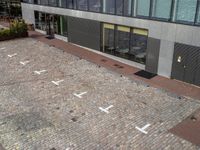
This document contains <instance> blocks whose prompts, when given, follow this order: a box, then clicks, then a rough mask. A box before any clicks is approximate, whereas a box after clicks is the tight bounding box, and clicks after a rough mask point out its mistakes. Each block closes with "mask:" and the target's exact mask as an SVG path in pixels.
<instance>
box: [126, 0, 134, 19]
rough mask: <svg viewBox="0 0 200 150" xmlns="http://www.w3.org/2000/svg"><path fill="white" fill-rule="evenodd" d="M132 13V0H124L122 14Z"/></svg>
mask: <svg viewBox="0 0 200 150" xmlns="http://www.w3.org/2000/svg"><path fill="white" fill-rule="evenodd" d="M131 13H132V0H124V15H125V16H131Z"/></svg>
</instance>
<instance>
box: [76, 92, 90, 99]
mask: <svg viewBox="0 0 200 150" xmlns="http://www.w3.org/2000/svg"><path fill="white" fill-rule="evenodd" d="M86 93H87V92H82V93H80V94H77V93H74V94H73V95H74V96H76V97H78V98H82V95H84V94H86Z"/></svg>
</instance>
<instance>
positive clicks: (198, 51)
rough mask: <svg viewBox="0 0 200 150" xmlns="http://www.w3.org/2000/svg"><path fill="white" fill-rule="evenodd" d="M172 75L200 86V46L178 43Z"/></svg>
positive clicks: (175, 49)
mask: <svg viewBox="0 0 200 150" xmlns="http://www.w3.org/2000/svg"><path fill="white" fill-rule="evenodd" d="M171 76H172V78H174V79H177V80H181V81H184V82H187V83H191V84H195V85H198V86H200V48H199V47H194V46H189V45H184V44H179V43H176V44H175V47H174V58H173V65H172V75H171Z"/></svg>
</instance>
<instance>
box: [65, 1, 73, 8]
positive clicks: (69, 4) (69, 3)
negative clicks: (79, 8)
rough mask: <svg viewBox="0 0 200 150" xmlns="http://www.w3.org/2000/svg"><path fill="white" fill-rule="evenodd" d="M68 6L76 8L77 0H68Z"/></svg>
mask: <svg viewBox="0 0 200 150" xmlns="http://www.w3.org/2000/svg"><path fill="white" fill-rule="evenodd" d="M65 1H66V0H65ZM67 8H70V9H73V8H74V9H75V8H76V3H75V0H67Z"/></svg>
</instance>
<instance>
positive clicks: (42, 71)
mask: <svg viewBox="0 0 200 150" xmlns="http://www.w3.org/2000/svg"><path fill="white" fill-rule="evenodd" d="M44 72H47V70H40V71H34V73H35V74H38V75H40V74H41V73H44Z"/></svg>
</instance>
